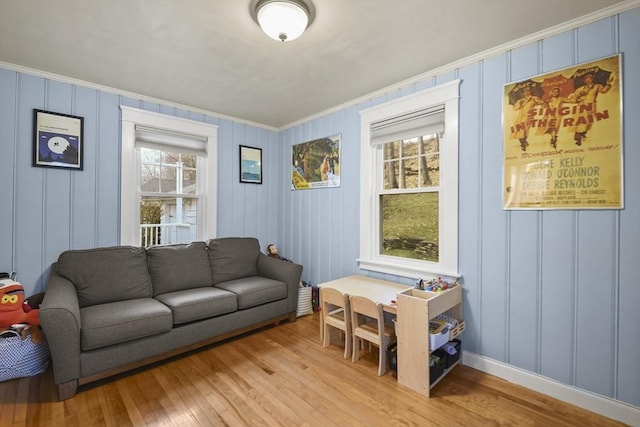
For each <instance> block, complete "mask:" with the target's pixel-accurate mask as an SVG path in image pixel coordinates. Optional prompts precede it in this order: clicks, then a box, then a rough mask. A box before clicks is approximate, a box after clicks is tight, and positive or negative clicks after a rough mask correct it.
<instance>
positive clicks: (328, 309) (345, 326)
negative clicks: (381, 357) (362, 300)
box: [320, 287, 352, 359]
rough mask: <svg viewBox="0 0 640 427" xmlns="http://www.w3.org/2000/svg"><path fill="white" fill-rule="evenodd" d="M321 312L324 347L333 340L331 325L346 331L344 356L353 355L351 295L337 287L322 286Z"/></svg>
mask: <svg viewBox="0 0 640 427" xmlns="http://www.w3.org/2000/svg"><path fill="white" fill-rule="evenodd" d="M320 307H321V309H320V313H321V314H322V328H321V331H322V334H321V339H322V347H327V346H328V345H329V343H330V341H331V335H330V331H329V329H328V328H329V327H334V328H336V329H339V330H341V331H343V332H344V337H345V340H344V357H345V359H346V358H348V357H349V356H351V342H352V339H351V308H350V304H349V295H348V294H343V293H342V292H340V291H339V290H337V289H334V288H329V287H322V288H320Z"/></svg>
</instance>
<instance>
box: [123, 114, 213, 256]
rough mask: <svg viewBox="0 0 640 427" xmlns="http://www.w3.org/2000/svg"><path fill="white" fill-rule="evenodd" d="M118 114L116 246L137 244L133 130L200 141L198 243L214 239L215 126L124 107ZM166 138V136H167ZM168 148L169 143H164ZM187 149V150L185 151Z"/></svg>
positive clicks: (137, 180)
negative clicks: (202, 199)
mask: <svg viewBox="0 0 640 427" xmlns="http://www.w3.org/2000/svg"><path fill="white" fill-rule="evenodd" d="M120 109H121V110H122V157H121V161H122V168H121V174H120V179H121V182H120V244H121V245H133V246H138V245H139V240H140V230H139V225H140V205H139V200H138V197H137V195H138V189H139V187H140V182H139V176H138V173H137V166H138V160H137V159H138V155H137V150H136V126H138V127H139V129H141V128H144V129H146V130H148V129H152V130H157V131H158V135H160V136H166V138H165V139H167V140H169V138H170V137H171V135H172V134H173V133H175V134H182V135H189V136H193V137H194V139H195V140H201V141H202V142H203V143H204V149H205V150H206V158H202V162H204V164H205V165H206V167H205V168H204V169H203V171H202V173H203V174H204V176H202V177H201V179H200V180H199V181H200V182H201V183H202V185H203V186H204V188H203V193H204V194H205V203H204V204H202V203H200V204H199V206H198V240H206V239H209V238H213V237H215V236H216V222H217V179H216V171H217V146H218V126H216V125H212V124H209V123H202V122H196V121H193V120H188V119H183V118H181V117H174V116H168V115H165V114H160V113H155V112H152V111H145V110H139V109H137V108H131V107H127V106H124V105H121V106H120ZM167 135H168V136H167ZM166 143H167V144H169V143H170V142H166ZM187 148H189V147H187ZM199 173H200V172H199Z"/></svg>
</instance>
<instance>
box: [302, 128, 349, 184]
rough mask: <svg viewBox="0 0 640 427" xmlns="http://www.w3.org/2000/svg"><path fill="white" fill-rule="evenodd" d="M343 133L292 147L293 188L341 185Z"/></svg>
mask: <svg viewBox="0 0 640 427" xmlns="http://www.w3.org/2000/svg"><path fill="white" fill-rule="evenodd" d="M341 139H342V138H341V134H337V135H333V136H329V137H326V138H320V139H315V140H313V141H308V142H303V143H302V144H296V145H294V146H292V147H291V189H292V190H307V189H311V188H327V187H340V143H341Z"/></svg>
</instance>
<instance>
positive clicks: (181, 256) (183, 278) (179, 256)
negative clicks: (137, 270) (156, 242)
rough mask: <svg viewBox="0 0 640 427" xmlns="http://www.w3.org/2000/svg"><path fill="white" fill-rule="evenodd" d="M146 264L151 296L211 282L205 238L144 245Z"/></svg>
mask: <svg viewBox="0 0 640 427" xmlns="http://www.w3.org/2000/svg"><path fill="white" fill-rule="evenodd" d="M147 265H148V268H149V275H150V276H151V283H152V286H153V295H154V296H156V295H160V294H165V293H167V292H174V291H180V290H183V289H191V288H200V287H203V286H211V285H212V281H211V266H210V265H209V251H208V249H207V244H206V243H205V242H193V243H188V244H180V245H167V246H154V247H151V248H148V249H147Z"/></svg>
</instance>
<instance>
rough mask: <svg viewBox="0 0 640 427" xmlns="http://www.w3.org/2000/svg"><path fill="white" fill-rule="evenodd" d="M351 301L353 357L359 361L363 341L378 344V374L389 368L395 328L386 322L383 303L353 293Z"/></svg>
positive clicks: (353, 359)
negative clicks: (389, 348) (388, 348)
mask: <svg viewBox="0 0 640 427" xmlns="http://www.w3.org/2000/svg"><path fill="white" fill-rule="evenodd" d="M350 303H351V328H352V329H351V331H352V333H351V334H352V337H353V344H352V358H351V360H352V361H353V362H357V361H358V359H359V358H360V344H361V341H362V340H364V341H369V342H370V343H372V344H375V345H377V346H378V348H379V350H378V352H379V355H378V360H379V361H378V375H383V374H384V373H385V372H386V370H387V347H388V346H389V343H390V341H391V338H392V336H393V335H394V333H393V328H391V327H388V326H386V325H385V323H384V312H383V309H382V304H380V303H378V302H375V301H372V300H371V299H369V298H366V297H363V296H357V295H352V296H351V298H350Z"/></svg>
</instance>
